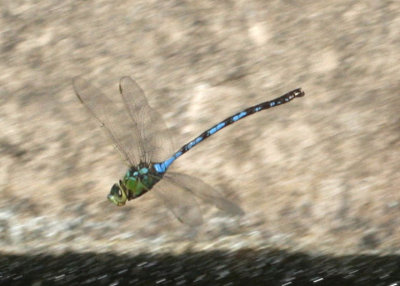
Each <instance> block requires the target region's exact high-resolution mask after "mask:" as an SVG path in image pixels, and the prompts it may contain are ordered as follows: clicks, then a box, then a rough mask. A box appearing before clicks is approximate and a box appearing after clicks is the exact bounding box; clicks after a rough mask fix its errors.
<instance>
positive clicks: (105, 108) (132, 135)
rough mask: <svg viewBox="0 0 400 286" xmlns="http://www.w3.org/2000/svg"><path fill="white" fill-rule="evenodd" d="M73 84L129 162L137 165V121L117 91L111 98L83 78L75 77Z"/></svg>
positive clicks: (76, 91)
mask: <svg viewBox="0 0 400 286" xmlns="http://www.w3.org/2000/svg"><path fill="white" fill-rule="evenodd" d="M73 86H74V90H75V93H76V95H77V97H78V98H79V100H80V101H81V102H82V104H83V105H84V106H85V107H86V108H87V109H88V110H89V112H90V113H91V114H92V115H93V117H95V118H96V119H97V120H98V121H99V122H100V124H101V126H102V127H103V129H104V131H105V132H106V133H107V135H108V136H109V137H110V138H111V140H112V142H113V143H114V144H115V146H116V148H117V149H118V150H119V152H120V153H121V155H122V156H123V157H124V159H125V160H126V161H127V162H128V164H129V165H137V164H138V160H139V159H140V157H139V155H140V154H139V150H140V149H139V147H138V146H139V144H140V140H139V137H138V134H139V132H138V128H137V123H135V122H133V121H132V119H131V117H130V115H129V113H128V112H126V110H125V108H124V107H123V105H124V104H123V102H122V100H121V99H120V97H119V95H117V93H116V95H117V96H116V97H115V98H112V99H111V98H109V97H107V96H106V95H105V94H104V93H102V92H101V91H100V90H99V89H98V88H96V87H94V86H92V85H91V84H90V83H89V82H87V81H85V80H83V79H82V78H75V79H74V81H73Z"/></svg>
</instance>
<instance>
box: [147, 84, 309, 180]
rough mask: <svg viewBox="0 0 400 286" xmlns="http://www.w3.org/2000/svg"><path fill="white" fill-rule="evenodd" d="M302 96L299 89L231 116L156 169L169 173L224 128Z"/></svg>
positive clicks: (159, 164) (155, 165)
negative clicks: (191, 151)
mask: <svg viewBox="0 0 400 286" xmlns="http://www.w3.org/2000/svg"><path fill="white" fill-rule="evenodd" d="M302 96H304V91H302V90H301V88H297V89H294V90H292V91H289V92H288V93H286V94H284V95H282V96H280V97H278V98H275V99H273V100H271V101H265V102H262V103H260V104H257V105H254V106H251V107H249V108H246V109H245V110H243V111H240V112H238V113H236V114H234V115H232V116H229V117H228V118H226V119H224V120H223V121H221V122H220V123H217V124H216V125H214V126H213V127H211V128H210V129H208V130H206V131H204V132H203V133H201V134H200V135H199V136H197V137H196V138H195V139H193V140H192V141H190V142H189V143H187V144H185V145H183V146H182V147H181V148H180V149H179V150H178V151H177V152H176V153H175V154H173V155H172V156H171V157H170V158H168V159H167V160H165V161H164V162H161V163H156V164H154V168H155V169H156V171H157V172H159V173H165V172H166V171H167V169H168V167H169V166H170V165H171V164H172V163H173V162H174V161H175V160H176V159H178V158H179V157H180V156H182V155H183V154H185V153H186V152H187V151H189V150H190V149H192V148H193V147H194V146H196V145H197V144H199V143H200V142H203V141H204V140H206V139H207V138H208V137H210V136H211V135H213V134H215V133H217V132H218V131H220V130H221V129H222V128H224V127H226V126H229V125H230V124H232V123H235V122H237V121H239V120H240V119H243V118H245V117H247V116H249V115H251V114H254V113H256V112H259V111H262V110H265V109H268V108H271V107H275V106H278V105H281V104H284V103H287V102H289V101H291V100H293V99H294V98H296V97H302Z"/></svg>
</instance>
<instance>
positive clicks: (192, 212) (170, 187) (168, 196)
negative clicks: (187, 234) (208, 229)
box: [152, 176, 203, 226]
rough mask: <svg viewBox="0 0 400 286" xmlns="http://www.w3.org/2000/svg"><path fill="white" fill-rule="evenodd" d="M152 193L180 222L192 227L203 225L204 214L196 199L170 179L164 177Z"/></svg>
mask: <svg viewBox="0 0 400 286" xmlns="http://www.w3.org/2000/svg"><path fill="white" fill-rule="evenodd" d="M152 192H154V193H155V194H156V196H158V197H159V198H160V199H161V200H162V201H163V202H164V204H165V206H166V207H167V208H168V209H169V210H170V211H171V212H172V213H173V214H174V216H175V217H176V218H177V219H178V220H179V221H180V222H182V223H184V224H187V225H190V226H199V225H201V224H202V223H203V217H202V213H201V210H200V207H199V204H198V202H197V201H196V198H195V197H194V196H193V195H192V194H191V193H190V192H188V191H187V190H186V189H185V188H183V187H182V186H180V185H177V184H175V183H174V182H173V181H171V180H170V179H169V178H168V177H165V176H164V177H163V179H162V180H161V181H160V182H159V183H157V184H156V185H155V186H154V187H153V189H152Z"/></svg>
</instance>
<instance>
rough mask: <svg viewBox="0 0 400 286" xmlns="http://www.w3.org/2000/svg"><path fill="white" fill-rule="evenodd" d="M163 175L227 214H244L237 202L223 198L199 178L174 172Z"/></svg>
mask: <svg viewBox="0 0 400 286" xmlns="http://www.w3.org/2000/svg"><path fill="white" fill-rule="evenodd" d="M165 177H167V178H168V179H169V180H170V181H171V182H173V183H174V184H175V185H177V186H180V187H181V188H183V189H185V190H186V191H187V192H190V193H191V194H193V195H194V196H196V197H198V198H200V199H201V200H202V201H203V202H205V203H207V204H210V205H214V206H216V207H217V208H218V209H220V210H222V211H224V212H226V213H227V214H229V215H233V216H242V215H244V211H243V210H242V209H241V208H240V207H239V206H238V205H237V204H235V203H234V202H231V201H230V200H228V199H225V198H223V197H222V195H221V194H220V193H219V192H218V191H217V190H216V189H215V188H213V187H212V186H210V185H209V184H206V183H205V182H204V181H202V180H201V179H199V178H196V177H192V176H189V175H186V174H182V173H174V172H170V173H167V174H166V175H165V176H164V178H165Z"/></svg>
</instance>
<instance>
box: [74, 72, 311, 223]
mask: <svg viewBox="0 0 400 286" xmlns="http://www.w3.org/2000/svg"><path fill="white" fill-rule="evenodd" d="M73 86H74V90H75V93H76V95H77V97H78V99H79V100H80V102H81V103H82V104H83V105H84V106H85V107H86V109H87V110H88V111H89V113H90V114H91V115H92V116H93V117H94V118H95V119H97V121H98V123H100V126H101V127H102V129H103V130H104V131H105V133H106V134H107V135H108V137H109V138H110V139H111V141H112V142H113V144H114V146H115V147H116V149H118V151H119V153H120V154H121V156H122V158H123V159H124V161H125V162H126V164H127V165H128V170H127V171H126V173H125V175H124V176H123V178H122V179H120V180H119V182H118V183H115V184H114V185H113V186H112V187H111V190H110V193H109V194H108V196H107V198H108V200H109V201H111V202H112V203H113V204H115V205H117V206H123V205H125V204H126V202H127V201H129V200H132V199H136V198H139V197H141V196H142V195H144V194H145V193H147V192H149V191H150V190H152V192H153V191H154V193H156V194H157V196H159V197H160V198H161V199H162V201H163V202H164V204H165V205H166V206H167V208H168V209H169V210H170V211H171V212H172V213H173V214H174V215H175V217H176V218H177V219H178V220H179V221H181V222H182V223H185V224H188V225H191V226H198V225H200V224H202V222H203V219H202V212H201V210H200V207H199V202H198V199H200V201H202V202H205V203H208V204H211V205H214V206H216V207H217V208H218V209H220V210H222V211H224V212H226V213H227V214H230V215H243V214H244V212H243V210H242V209H241V208H240V207H239V206H238V205H237V204H235V203H234V202H232V201H230V200H228V199H227V198H225V197H224V196H223V195H222V194H221V193H220V192H219V191H218V190H217V189H216V188H214V187H213V186H211V185H209V184H207V183H205V182H204V181H203V180H201V179H200V178H197V177H192V176H189V175H187V174H183V173H177V172H172V171H168V169H169V167H170V166H171V165H172V163H173V162H175V161H176V160H177V159H178V158H179V157H181V156H182V155H183V154H185V153H186V152H188V151H189V150H191V149H192V148H194V147H195V146H197V145H198V144H200V143H201V142H203V141H205V140H206V139H207V138H209V137H211V136H212V135H214V134H216V133H217V132H219V131H220V130H222V129H223V128H225V127H227V126H229V125H231V124H233V123H235V122H238V121H239V120H241V119H243V118H245V117H247V116H250V115H252V114H254V113H257V112H259V111H262V110H266V109H269V108H272V107H276V106H279V105H282V104H285V103H288V102H290V101H291V100H293V99H295V98H298V97H302V96H304V95H305V93H304V91H303V90H302V89H301V88H297V89H294V90H292V91H289V92H288V93H286V94H284V95H282V96H280V97H278V98H275V99H273V100H270V101H265V102H262V103H260V104H257V105H254V106H251V107H248V108H246V109H244V110H242V111H240V112H238V113H236V114H234V115H232V116H229V117H228V118H226V119H224V120H222V121H221V122H219V123H217V124H215V125H214V126H212V127H211V128H209V129H207V130H206V131H204V132H203V133H201V134H200V135H199V136H197V137H196V138H194V139H193V140H191V141H189V142H188V143H187V144H185V145H183V146H182V147H181V148H180V149H179V150H177V151H176V152H173V148H172V147H173V146H172V140H171V138H172V136H171V134H172V132H171V131H170V129H168V128H167V126H166V124H165V123H164V121H163V119H162V117H161V116H160V114H159V113H158V112H157V111H156V110H155V109H153V108H152V107H150V105H149V103H148V101H147V99H146V96H145V94H144V92H143V90H142V89H141V88H140V87H139V85H138V84H137V83H136V81H135V80H133V79H132V78H131V77H127V76H125V77H122V78H121V79H120V82H119V95H117V98H114V97H108V96H106V95H105V94H104V93H103V92H102V91H101V90H100V89H98V88H96V87H94V86H93V85H91V84H90V83H89V82H88V81H86V80H84V79H83V78H81V77H77V78H75V79H74V80H73ZM166 189H168V191H165V190H166Z"/></svg>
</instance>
